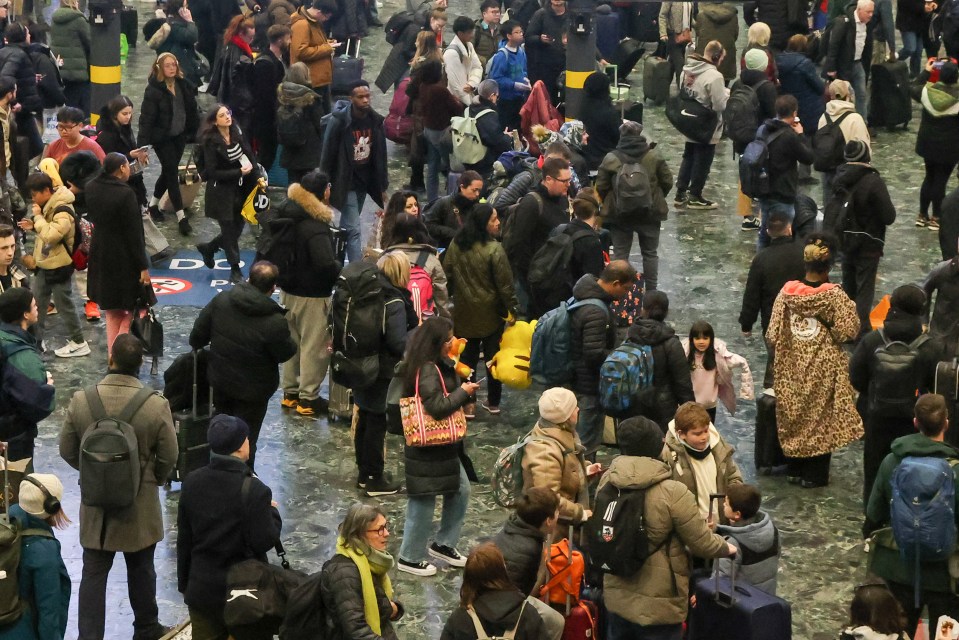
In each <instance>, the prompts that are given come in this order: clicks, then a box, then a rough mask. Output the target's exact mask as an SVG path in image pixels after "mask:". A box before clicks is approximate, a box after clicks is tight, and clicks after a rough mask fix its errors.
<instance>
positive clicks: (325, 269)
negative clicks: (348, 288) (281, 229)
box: [277, 183, 343, 298]
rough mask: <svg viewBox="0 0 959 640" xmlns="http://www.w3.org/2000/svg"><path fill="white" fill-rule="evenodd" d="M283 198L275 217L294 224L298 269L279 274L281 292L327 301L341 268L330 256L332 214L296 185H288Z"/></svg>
mask: <svg viewBox="0 0 959 640" xmlns="http://www.w3.org/2000/svg"><path fill="white" fill-rule="evenodd" d="M286 195H287V200H286V202H284V203H283V204H282V206H281V207H280V211H279V214H278V215H277V217H278V218H292V219H293V220H296V256H297V259H296V267H297V268H296V269H295V271H294V273H292V274H282V273H281V274H280V277H281V279H282V282H283V291H285V292H286V293H289V294H290V295H294V296H300V297H303V298H328V297H330V296H331V295H333V285H334V284H336V279H337V277H339V275H340V270H341V269H342V268H343V265H342V263H340V262H339V261H338V260H337V259H336V256H335V255H334V254H333V238H332V236H331V235H330V223H331V222H333V210H332V209H330V207H329V206H327V205H326V204H324V203H322V202H320V199H319V198H317V197H316V196H315V195H313V194H312V193H310V192H309V191H307V190H306V189H304V188H303V187H302V186H301V185H300V184H299V183H293V184H291V185H290V187H289V189H287V192H286Z"/></svg>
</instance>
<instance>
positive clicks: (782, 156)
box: [756, 119, 813, 203]
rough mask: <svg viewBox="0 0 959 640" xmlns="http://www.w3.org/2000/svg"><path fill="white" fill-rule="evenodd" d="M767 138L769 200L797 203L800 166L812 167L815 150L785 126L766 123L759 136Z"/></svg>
mask: <svg viewBox="0 0 959 640" xmlns="http://www.w3.org/2000/svg"><path fill="white" fill-rule="evenodd" d="M779 131H783V133H781V134H779V136H778V137H777V138H776V139H775V140H771V141H770V140H769V139H770V138H771V137H772V136H773V134H775V133H777V132H779ZM756 135H757V136H765V137H766V140H767V141H769V142H768V149H769V159H768V160H767V166H768V168H769V191H770V193H769V195H768V196H766V198H768V199H769V200H778V201H780V202H787V203H794V202H795V201H796V193H797V191H798V190H799V163H800V162H801V163H803V164H812V161H813V153H812V146H811V145H810V144H809V137H808V136H805V135H799V134H798V133H796V132H795V131H793V130H792V127H790V126H789V124H787V123H786V122H784V121H782V120H779V119H773V120H766V122H764V123H763V125H762V126H761V127H760V128H759V131H758V132H756Z"/></svg>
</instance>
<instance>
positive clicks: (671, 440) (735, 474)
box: [662, 421, 743, 524]
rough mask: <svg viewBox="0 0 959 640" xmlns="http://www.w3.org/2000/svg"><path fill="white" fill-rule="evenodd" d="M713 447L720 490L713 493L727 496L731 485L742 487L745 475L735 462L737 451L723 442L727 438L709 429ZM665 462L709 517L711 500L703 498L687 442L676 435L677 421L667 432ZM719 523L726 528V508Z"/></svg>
mask: <svg viewBox="0 0 959 640" xmlns="http://www.w3.org/2000/svg"><path fill="white" fill-rule="evenodd" d="M709 444H710V447H711V451H712V456H713V460H715V462H716V488H715V491H712V493H722V494H725V493H726V487H728V486H729V485H731V484H742V482H743V474H742V473H741V472H740V471H739V467H738V466H737V465H736V461H735V460H733V453H734V452H735V450H734V449H733V448H732V447H731V446H729V444H728V443H727V442H726V441H725V440H723V437H722V436H721V435H720V434H719V431H717V430H716V427H714V426H713V425H709ZM662 459H663V462H665V463H666V464H668V465H669V468H670V470H672V472H673V480H676V481H678V482H682V483H683V484H684V485H686V488H687V489H689V491H690V492H691V493H692V494H693V496H694V497H695V498H696V502H697V504H698V505H699V511H700V513H702V514H703V517H706V513H705V512H704V511H703V505H706V511H708V510H709V496H708V495H703V496H700V494H701V493H703V490H704V489H706V488H705V487H704V488H703V489H700V488H699V487H697V486H696V474H695V472H694V471H693V468H692V466H691V463H690V459H689V453H687V451H686V447H685V445H683V441H682V440H681V439H680V438H679V435H678V434H677V433H676V424H675V421H670V423H669V431H667V432H666V445H665V446H664V447H663V456H662ZM714 506H715V505H714ZM719 521H720V523H721V524H726V517H725V516H724V515H723V510H722V507H721V506H720V508H719Z"/></svg>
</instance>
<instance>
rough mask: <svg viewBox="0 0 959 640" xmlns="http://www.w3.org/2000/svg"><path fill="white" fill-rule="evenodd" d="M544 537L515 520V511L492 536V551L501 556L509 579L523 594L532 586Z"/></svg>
mask: <svg viewBox="0 0 959 640" xmlns="http://www.w3.org/2000/svg"><path fill="white" fill-rule="evenodd" d="M545 540H546V535H545V534H544V533H543V532H542V531H540V530H539V529H538V528H537V527H534V526H533V525H531V524H529V523H528V522H526V521H525V520H523V519H522V518H520V517H519V514H517V513H516V512H515V511H514V512H513V513H511V514H509V518H507V519H506V522H504V523H503V528H502V529H500V530H499V532H498V533H497V534H496V535H495V536H493V543H494V544H495V545H496V548H497V549H499V550H500V551H502V552H503V559H504V560H506V573H507V574H509V579H510V580H511V581H512V582H513V584H514V585H516V588H517V589H519V590H520V591H521V592H523V593H524V594H527V595H528V594H531V593H532V592H533V587H535V586H536V578H537V577H538V574H539V566H540V564H541V562H542V559H543V542H544V541H545Z"/></svg>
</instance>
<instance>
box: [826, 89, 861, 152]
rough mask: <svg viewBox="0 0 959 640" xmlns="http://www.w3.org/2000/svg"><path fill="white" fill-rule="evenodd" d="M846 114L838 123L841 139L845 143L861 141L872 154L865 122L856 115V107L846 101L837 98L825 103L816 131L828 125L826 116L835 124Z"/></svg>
mask: <svg viewBox="0 0 959 640" xmlns="http://www.w3.org/2000/svg"><path fill="white" fill-rule="evenodd" d="M847 113H848V114H849V115H848V116H846V117H845V118H844V119H843V121H842V122H840V123H839V130H840V131H842V139H843V140H845V141H846V142H849V141H850V140H862V141H863V142H865V143H866V146H867V147H868V148H869V153H870V154H872V140H871V139H870V138H869V129H867V128H866V121H865V120H863V118H862V116H861V115H859V114H858V113H856V105H855V104H853V103H852V102H849V101H848V100H839V99H838V98H837V99H836V100H830V101H829V102H827V103H826V112H825V113H824V114H823V115H822V116H820V118H819V126H818V127H817V129H822V128H823V127H825V126H826V125H827V124H828V121H827V120H826V116H827V115H828V116H829V117H830V118H831V119H832V121H833V122H835V121H836V120H839V118H841V117H842V116H843V115H845V114H847Z"/></svg>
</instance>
